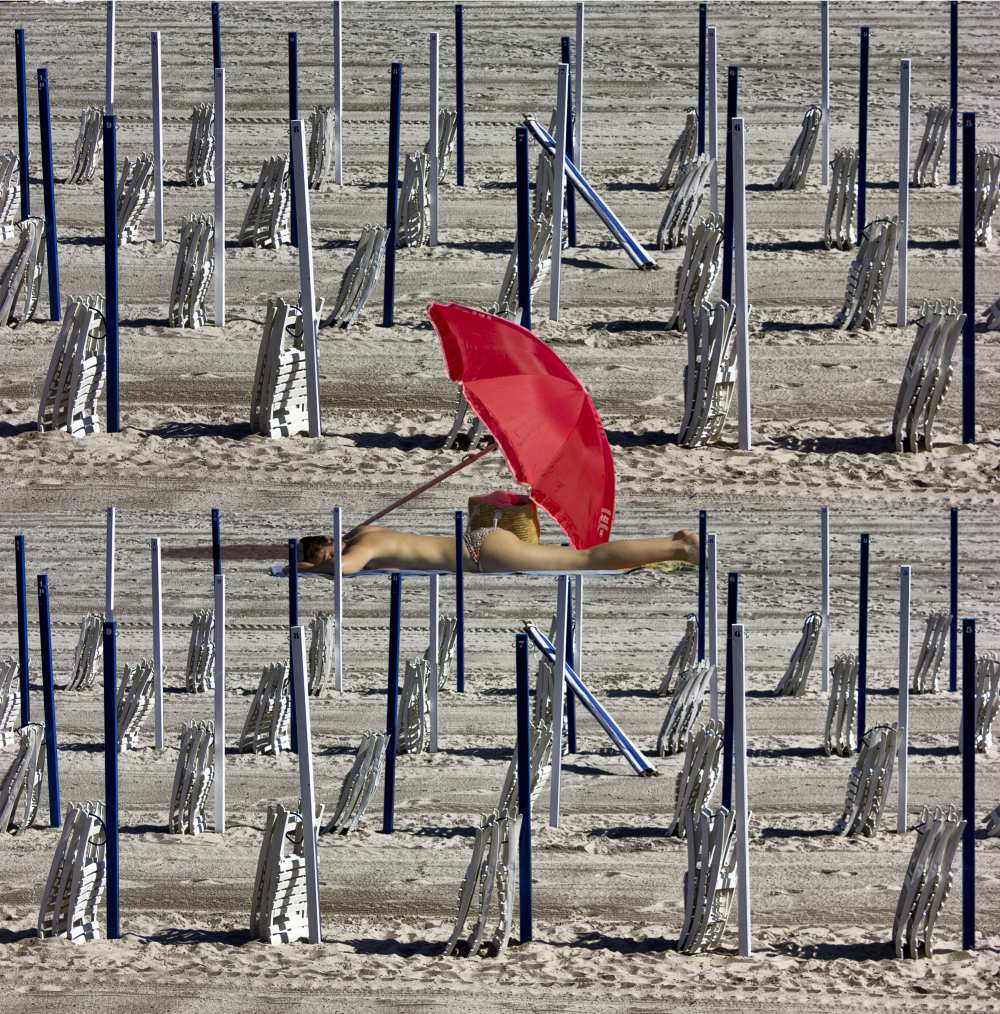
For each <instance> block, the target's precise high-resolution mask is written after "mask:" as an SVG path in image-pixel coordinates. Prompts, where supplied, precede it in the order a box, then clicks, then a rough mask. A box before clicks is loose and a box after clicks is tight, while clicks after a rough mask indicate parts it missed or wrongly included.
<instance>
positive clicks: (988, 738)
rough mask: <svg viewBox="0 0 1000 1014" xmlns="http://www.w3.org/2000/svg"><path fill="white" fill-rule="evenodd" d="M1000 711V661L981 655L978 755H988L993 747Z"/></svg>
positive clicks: (979, 665)
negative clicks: (996, 722)
mask: <svg viewBox="0 0 1000 1014" xmlns="http://www.w3.org/2000/svg"><path fill="white" fill-rule="evenodd" d="M998 711H1000V659H998V658H997V657H996V656H995V655H980V656H979V658H977V659H976V737H975V739H976V752H977V753H986V752H987V751H989V749H990V748H991V747H992V746H993V722H994V720H995V719H996V717H997V712H998ZM959 742H961V735H960V737H959Z"/></svg>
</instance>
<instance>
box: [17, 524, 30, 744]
mask: <svg viewBox="0 0 1000 1014" xmlns="http://www.w3.org/2000/svg"><path fill="white" fill-rule="evenodd" d="M14 577H15V582H16V585H17V670H18V676H19V679H20V684H21V725H27V724H28V723H29V722H30V721H31V682H30V680H29V679H28V573H27V568H26V566H25V559H24V535H23V534H18V535H15V536H14Z"/></svg>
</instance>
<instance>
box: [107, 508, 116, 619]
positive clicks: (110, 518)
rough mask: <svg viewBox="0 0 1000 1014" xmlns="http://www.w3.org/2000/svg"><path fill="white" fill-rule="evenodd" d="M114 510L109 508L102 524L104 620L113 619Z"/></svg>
mask: <svg viewBox="0 0 1000 1014" xmlns="http://www.w3.org/2000/svg"><path fill="white" fill-rule="evenodd" d="M116 513H117V512H116V509H115V508H114V507H109V508H108V509H107V512H106V514H105V523H104V619H105V621H108V620H113V619H114V618H115V527H116V524H115V521H116Z"/></svg>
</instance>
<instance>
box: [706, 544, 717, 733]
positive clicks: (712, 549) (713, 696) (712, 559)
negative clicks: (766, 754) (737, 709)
mask: <svg viewBox="0 0 1000 1014" xmlns="http://www.w3.org/2000/svg"><path fill="white" fill-rule="evenodd" d="M716 539H717V536H716V534H715V532H709V534H708V664H709V665H710V666H711V667H712V676H711V679H710V681H709V707H710V709H711V718H712V721H713V722H715V721H718V719H719V605H718V601H717V593H718V589H717V586H716V575H717V571H718V555H717V542H716Z"/></svg>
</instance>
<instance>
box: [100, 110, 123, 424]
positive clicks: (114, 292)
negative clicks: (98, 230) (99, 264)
mask: <svg viewBox="0 0 1000 1014" xmlns="http://www.w3.org/2000/svg"><path fill="white" fill-rule="evenodd" d="M117 133H118V131H117V123H116V120H115V116H114V114H113V113H112V114H111V115H110V116H109V115H108V114H107V113H105V115H104V322H105V331H106V338H105V341H104V351H105V356H106V367H107V376H108V394H107V397H108V432H109V433H118V432H119V431H120V430H121V408H120V405H119V400H118V399H119V388H118V370H119V346H118V178H117V173H118V142H117Z"/></svg>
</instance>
